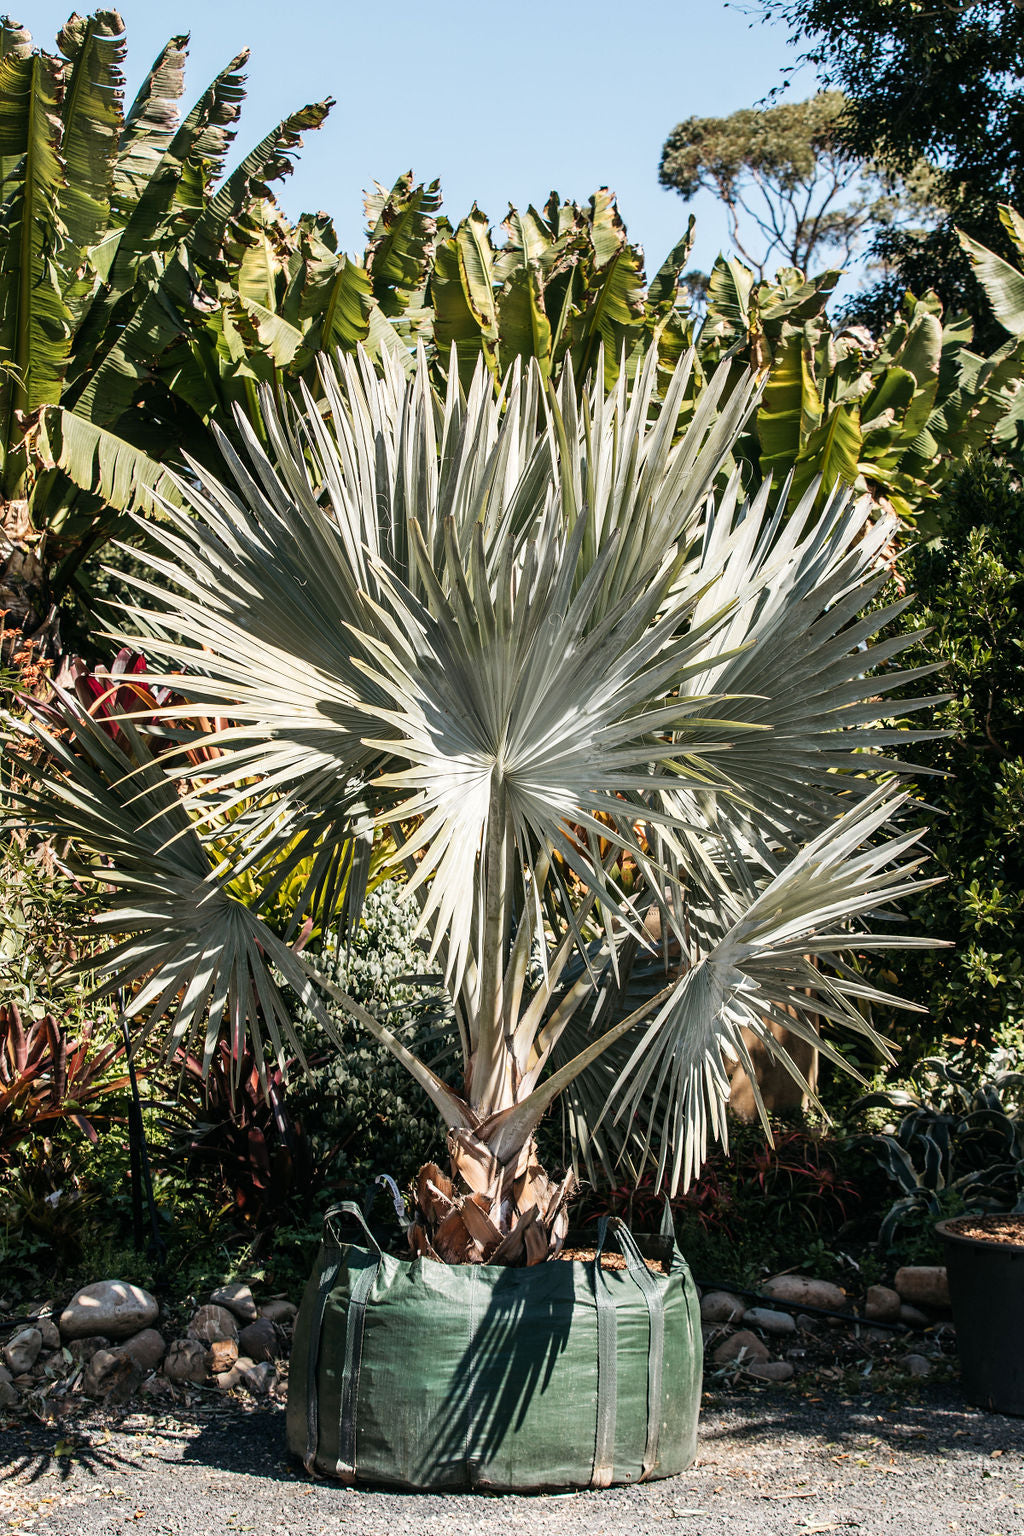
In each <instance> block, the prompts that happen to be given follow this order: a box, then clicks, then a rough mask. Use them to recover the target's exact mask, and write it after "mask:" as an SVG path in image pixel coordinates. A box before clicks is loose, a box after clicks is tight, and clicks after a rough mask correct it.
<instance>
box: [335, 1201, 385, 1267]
mask: <svg viewBox="0 0 1024 1536" xmlns="http://www.w3.org/2000/svg"><path fill="white" fill-rule="evenodd" d="M336 1216H347V1217H348V1218H349V1219H350V1220H351V1221H354V1222H355V1223H356V1225H357V1226H359V1227H361V1228H362V1230H363V1236H364V1237H365V1238H366V1241H367V1242H368V1243H369V1245H370V1247H371V1248H372V1249H373V1251H374V1253H375V1254H376V1255H377V1257H378V1259H379V1258H380V1257H381V1256H382V1251H381V1246H380V1243H378V1241H377V1239H376V1238H375V1237H374V1235H373V1233H372V1232H371V1231H370V1228H369V1227H368V1225H367V1222H366V1217H365V1216H364V1215H363V1213H362V1211H361V1210H360V1208H359V1206H358V1205H356V1203H355V1201H354V1200H341V1201H339V1203H338V1204H337V1205H332V1206H331V1208H330V1210H329V1211H326V1212H325V1213H324V1226H325V1227H326V1228H327V1230H328V1231H329V1232H330V1234H331V1236H332V1237H333V1238H334V1241H335V1242H336V1243H341V1242H342V1241H343V1239H342V1238H340V1237H339V1236H338V1233H337V1232H336V1231H335V1228H334V1218H335V1217H336Z"/></svg>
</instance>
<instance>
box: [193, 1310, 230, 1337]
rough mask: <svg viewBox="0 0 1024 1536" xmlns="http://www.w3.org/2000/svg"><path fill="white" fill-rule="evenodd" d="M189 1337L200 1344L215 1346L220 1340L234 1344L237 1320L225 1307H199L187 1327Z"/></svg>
mask: <svg viewBox="0 0 1024 1536" xmlns="http://www.w3.org/2000/svg"><path fill="white" fill-rule="evenodd" d="M188 1333H189V1337H190V1338H193V1339H198V1340H199V1342H200V1343H201V1344H217V1343H219V1342H220V1341H221V1340H222V1339H230V1340H231V1341H232V1343H235V1342H236V1341H237V1339H238V1320H237V1318H236V1317H235V1314H234V1313H233V1312H229V1311H228V1309H227V1307H220V1306H205V1307H200V1308H199V1311H198V1312H196V1313H195V1315H194V1316H193V1318H192V1321H191V1322H190V1323H189V1325H188Z"/></svg>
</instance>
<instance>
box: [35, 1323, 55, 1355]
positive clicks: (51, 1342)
mask: <svg viewBox="0 0 1024 1536" xmlns="http://www.w3.org/2000/svg"><path fill="white" fill-rule="evenodd" d="M36 1327H37V1328H38V1329H39V1332H40V1333H41V1334H42V1336H43V1348H44V1349H60V1329H59V1328H58V1327H57V1324H56V1323H55V1322H54V1320H53V1318H52V1317H38V1318H36Z"/></svg>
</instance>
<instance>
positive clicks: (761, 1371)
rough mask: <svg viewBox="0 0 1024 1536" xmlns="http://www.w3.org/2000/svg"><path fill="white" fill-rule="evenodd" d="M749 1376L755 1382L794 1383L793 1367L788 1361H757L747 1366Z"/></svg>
mask: <svg viewBox="0 0 1024 1536" xmlns="http://www.w3.org/2000/svg"><path fill="white" fill-rule="evenodd" d="M747 1375H748V1376H753V1378H754V1380H755V1381H792V1379H793V1366H792V1365H791V1364H790V1362H789V1361H788V1360H755V1361H754V1362H753V1364H752V1365H748V1366H747Z"/></svg>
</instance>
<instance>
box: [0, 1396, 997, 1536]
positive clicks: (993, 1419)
mask: <svg viewBox="0 0 1024 1536" xmlns="http://www.w3.org/2000/svg"><path fill="white" fill-rule="evenodd" d="M701 1424H702V1429H701V1442H700V1456H699V1460H698V1463H697V1465H696V1466H695V1467H694V1468H693V1469H692V1471H690V1472H688V1473H686V1474H685V1475H684V1476H682V1477H679V1478H673V1479H671V1480H669V1481H667V1482H662V1483H651V1484H648V1485H646V1486H643V1487H633V1488H617V1489H609V1490H608V1491H606V1492H602V1493H596V1492H587V1493H579V1494H564V1495H561V1496H552V1495H544V1494H541V1495H535V1496H531V1497H526V1496H517V1497H508V1496H504V1497H486V1496H482V1495H451V1494H448V1495H444V1496H439V1495H425V1494H421V1495H415V1494H401V1493H388V1492H383V1491H376V1490H364V1489H358V1490H355V1489H345V1488H341V1487H338V1486H336V1485H333V1484H328V1483H320V1482H311V1481H310V1480H309V1479H308V1478H307V1477H306V1476H305V1474H304V1473H303V1472H302V1470H301V1468H297V1467H296V1466H295V1465H294V1464H293V1463H291V1462H290V1461H289V1460H288V1458H287V1454H286V1452H285V1446H284V1416H283V1412H282V1410H281V1408H280V1406H279V1405H270V1404H268V1405H261V1406H259V1407H255V1408H248V1409H247V1408H245V1407H243V1405H241V1404H240V1403H230V1404H227V1403H225V1404H222V1405H217V1406H216V1407H211V1408H209V1409H176V1410H175V1411H174V1414H173V1416H171V1415H169V1414H167V1413H163V1412H161V1413H153V1414H149V1415H141V1414H132V1415H129V1414H128V1413H127V1411H126V1410H122V1411H121V1417H120V1418H119V1419H118V1418H115V1417H112V1416H110V1415H108V1416H107V1417H106V1418H105V1419H104V1417H103V1416H102V1415H99V1414H96V1415H94V1416H93V1417H86V1418H83V1419H80V1420H77V1421H76V1423H75V1425H74V1427H69V1426H65V1427H64V1428H63V1429H49V1428H45V1427H44V1426H42V1425H34V1426H33V1425H25V1424H21V1425H18V1426H16V1427H13V1428H9V1429H7V1430H6V1431H0V1531H2V1530H5V1529H6V1530H7V1531H9V1532H13V1533H15V1536H17V1533H18V1532H25V1533H27V1532H32V1533H33V1536H37V1533H39V1536H41V1533H50V1536H109V1533H114V1532H125V1531H129V1530H131V1531H135V1532H141V1533H145V1532H150V1533H152V1536H156V1533H168V1536H215V1533H217V1536H219V1533H220V1532H235V1531H238V1532H253V1533H256V1536H291V1533H293V1532H294V1533H299V1532H301V1533H302V1536H320V1533H327V1536H333V1533H341V1532H352V1533H359V1536H400V1533H403V1532H406V1531H416V1532H417V1533H422V1536H471V1533H472V1536H475V1533H477V1532H479V1533H481V1536H483V1533H486V1536H502V1533H503V1532H507V1531H509V1532H511V1531H515V1532H531V1533H532V1532H544V1533H550V1536H626V1533H629V1536H634V1533H638V1532H645V1531H648V1530H650V1529H653V1528H654V1527H655V1526H660V1524H661V1523H662V1522H667V1523H668V1525H669V1529H674V1530H676V1531H679V1532H685V1533H686V1536H712V1533H715V1536H718V1533H723V1536H812V1533H816V1532H822V1533H824V1532H832V1531H836V1532H857V1531H859V1532H862V1533H864V1536H885V1533H888V1532H899V1533H900V1536H944V1533H946V1532H948V1531H955V1532H958V1533H961V1536H1021V1532H1024V1420H1018V1419H1011V1418H1005V1417H1002V1416H1000V1415H998V1414H986V1413H981V1412H977V1411H974V1410H970V1409H966V1408H965V1407H964V1405H963V1401H962V1399H961V1398H960V1397H959V1395H958V1393H957V1392H956V1389H955V1388H954V1387H950V1386H948V1385H932V1384H928V1385H927V1386H924V1387H922V1388H921V1390H920V1391H919V1393H918V1394H917V1395H916V1397H915V1400H914V1401H913V1402H910V1403H907V1402H903V1401H900V1399H899V1398H897V1397H890V1396H889V1395H888V1394H881V1393H877V1394H875V1395H874V1396H871V1397H867V1396H865V1397H849V1396H843V1395H841V1394H840V1393H839V1392H834V1393H828V1392H823V1393H822V1395H821V1396H820V1397H817V1398H812V1397H807V1396H800V1395H798V1394H797V1393H796V1392H794V1391H793V1390H792V1389H789V1390H786V1389H777V1388H776V1389H759V1390H747V1391H742V1392H740V1391H736V1392H725V1393H717V1394H714V1395H713V1396H711V1397H709V1399H708V1400H707V1401H706V1403H705V1407H704V1410H703V1413H702V1419H701Z"/></svg>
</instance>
